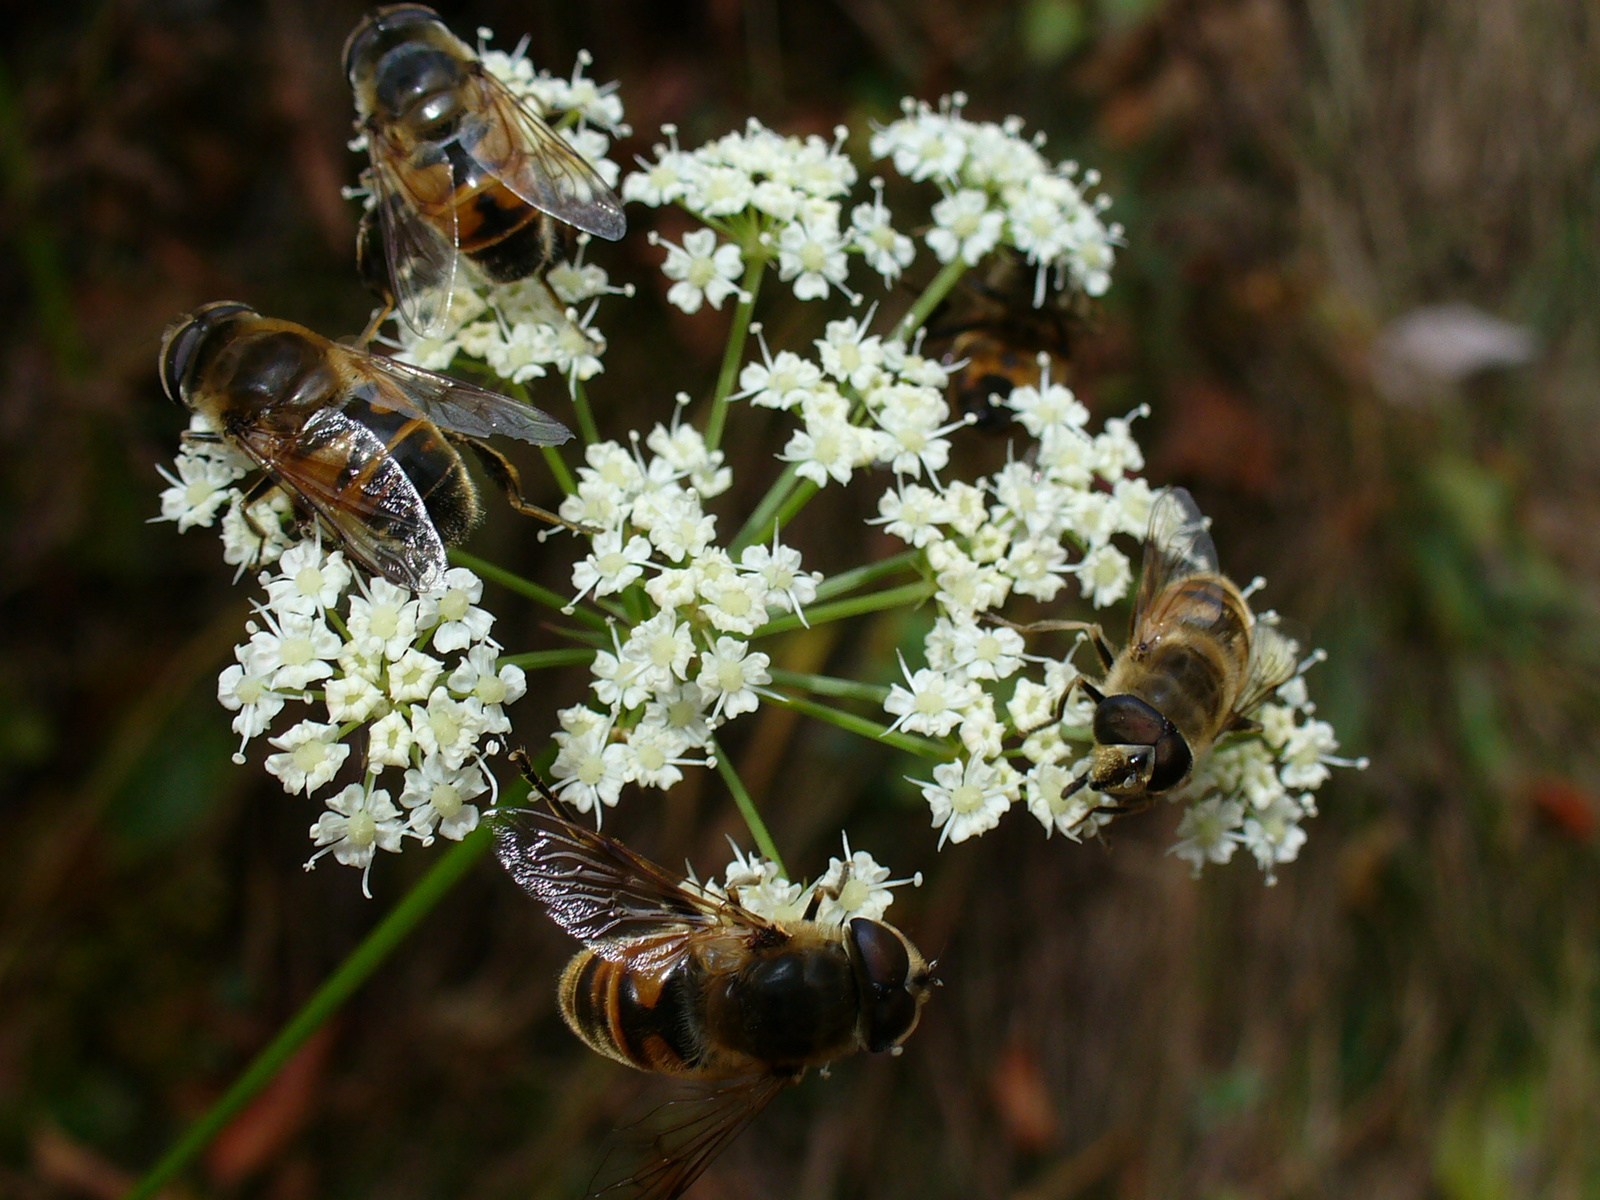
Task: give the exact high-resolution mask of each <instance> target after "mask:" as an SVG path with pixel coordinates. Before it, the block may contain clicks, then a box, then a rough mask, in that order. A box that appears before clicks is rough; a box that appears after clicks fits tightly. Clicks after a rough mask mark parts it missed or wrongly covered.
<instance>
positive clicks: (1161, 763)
mask: <svg viewBox="0 0 1600 1200" xmlns="http://www.w3.org/2000/svg"><path fill="white" fill-rule="evenodd" d="M1193 762H1194V755H1193V754H1192V753H1191V752H1190V750H1189V743H1188V742H1186V741H1184V740H1183V735H1182V734H1181V733H1179V732H1178V731H1177V730H1175V729H1174V730H1172V731H1170V732H1168V733H1164V734H1162V735H1161V740H1160V741H1158V742H1157V743H1156V765H1155V770H1153V771H1152V772H1151V773H1150V782H1149V784H1147V785H1146V786H1147V787H1148V789H1149V790H1150V791H1152V792H1164V791H1166V790H1167V789H1168V788H1171V787H1177V786H1178V784H1180V783H1182V782H1183V779H1184V777H1185V776H1186V775H1188V774H1189V767H1190V765H1191V764H1192V763H1193Z"/></svg>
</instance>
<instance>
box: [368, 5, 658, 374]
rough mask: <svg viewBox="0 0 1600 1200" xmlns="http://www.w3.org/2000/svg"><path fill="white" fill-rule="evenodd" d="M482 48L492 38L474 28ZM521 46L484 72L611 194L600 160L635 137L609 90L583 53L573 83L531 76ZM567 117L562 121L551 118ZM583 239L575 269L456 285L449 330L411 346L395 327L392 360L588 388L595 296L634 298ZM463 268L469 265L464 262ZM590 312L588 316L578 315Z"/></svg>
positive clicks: (597, 338) (411, 338) (599, 344)
mask: <svg viewBox="0 0 1600 1200" xmlns="http://www.w3.org/2000/svg"><path fill="white" fill-rule="evenodd" d="M478 35H479V38H480V39H482V40H484V41H486V40H487V39H488V37H489V31H488V30H486V29H480V30H479V31H478ZM525 48H526V41H525V40H524V42H523V43H521V44H519V45H518V46H517V47H516V49H515V50H513V51H512V52H511V53H510V54H506V53H503V52H501V51H499V50H487V49H483V48H482V47H481V45H480V51H479V52H480V56H481V57H482V59H483V63H484V66H485V67H487V68H488V70H489V71H490V72H491V73H493V74H494V76H495V77H496V78H498V79H499V80H500V81H501V82H502V83H504V84H505V85H506V87H507V88H508V89H509V90H510V91H511V92H513V93H514V94H515V95H517V96H518V97H519V98H520V99H521V100H523V101H524V102H525V103H527V104H529V105H530V106H531V107H532V108H533V109H534V111H536V112H538V113H540V114H541V115H543V116H545V117H548V118H551V119H552V120H553V121H554V124H555V127H556V129H557V130H558V131H559V132H560V134H561V136H562V137H564V138H566V139H567V141H569V142H570V143H571V144H572V145H573V147H574V148H575V149H576V150H577V151H578V153H579V154H581V155H582V156H583V157H584V159H585V160H587V161H588V162H589V163H590V164H591V165H593V166H594V168H595V170H597V171H598V172H599V173H600V175H601V177H602V178H603V179H604V180H605V181H606V183H607V184H609V185H610V186H612V187H615V186H616V184H617V179H618V177H619V176H620V175H621V170H620V168H619V167H618V166H617V164H616V163H614V162H612V161H611V160H610V159H609V158H607V157H606V156H607V155H608V154H609V153H610V152H611V140H612V138H613V137H626V136H627V135H628V134H629V133H631V132H632V131H631V130H630V129H629V127H628V126H627V125H626V124H624V122H623V111H622V100H621V98H620V97H619V96H618V95H617V93H616V85H615V84H614V83H613V84H606V85H604V86H599V85H596V83H595V81H594V80H592V79H590V78H588V77H587V76H586V75H585V74H584V68H585V67H587V66H588V65H589V64H590V63H591V62H592V61H593V60H592V59H591V57H590V56H589V53H588V52H587V51H580V52H579V54H578V59H577V63H576V65H575V66H574V67H573V69H572V74H571V76H570V77H567V78H561V77H560V76H554V75H550V74H548V73H547V72H544V71H535V70H534V68H533V64H532V63H531V62H529V61H528V58H527V57H526V55H525V54H524V50H525ZM558 114H566V117H565V119H556V118H557V117H558ZM588 240H589V239H588V235H587V234H580V235H578V238H577V244H578V251H577V253H576V255H574V257H573V259H572V261H570V262H566V261H562V262H557V263H555V264H553V265H552V266H551V267H550V268H549V269H548V270H546V271H545V272H544V273H543V275H542V277H534V278H531V279H525V280H521V281H519V282H516V283H510V284H497V285H485V284H483V283H481V282H479V283H477V284H476V285H474V284H473V283H470V282H467V281H465V280H463V281H462V282H460V283H458V285H457V289H456V293H455V297H454V300H453V301H452V302H451V307H450V311H451V316H452V321H453V324H454V325H455V328H454V329H453V330H452V331H450V332H448V333H446V334H444V335H442V336H440V337H433V338H423V337H418V336H417V335H416V334H415V333H414V332H413V331H412V330H411V329H410V328H409V327H408V326H406V325H405V323H404V322H399V332H398V340H397V341H396V342H394V343H391V344H392V345H394V346H395V347H396V349H397V350H398V351H399V353H398V354H397V355H396V357H398V358H401V359H403V360H405V361H406V362H410V363H414V364H416V365H417V366H419V367H426V368H427V369H428V370H431V371H442V370H445V369H446V368H447V367H449V366H450V364H451V363H452V362H453V361H454V360H455V357H456V355H457V354H458V353H459V354H465V355H467V356H468V357H471V358H475V359H478V360H479V361H481V362H483V363H485V364H486V365H487V366H488V368H489V369H490V370H491V371H493V372H494V373H495V374H496V375H498V376H499V377H500V378H501V379H504V380H507V381H509V382H511V383H526V382H527V381H528V380H530V379H537V378H540V377H542V376H544V375H546V374H548V373H549V372H551V371H554V372H555V373H556V374H557V375H559V376H561V377H562V378H564V379H566V380H567V382H568V386H569V387H570V386H572V385H573V384H574V383H577V382H582V381H584V380H588V379H592V378H593V377H594V376H596V375H598V374H599V373H600V372H601V371H602V370H603V369H604V368H603V364H602V362H601V358H602V356H603V355H604V354H605V351H606V339H605V337H604V335H602V334H601V332H600V331H599V330H598V329H597V328H596V327H595V325H594V318H595V312H596V309H597V308H598V306H599V301H600V298H601V297H602V296H607V295H631V294H632V289H631V288H629V287H615V286H613V285H612V284H611V282H610V279H609V277H608V276H607V274H606V272H605V270H604V269H603V268H602V267H599V266H597V265H595V264H594V263H586V262H584V247H585V246H586V245H587V244H588ZM462 261H463V262H465V261H466V260H464V259H463V260H462ZM585 306H587V307H585Z"/></svg>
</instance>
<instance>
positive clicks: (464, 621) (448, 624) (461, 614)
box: [417, 567, 494, 654]
mask: <svg viewBox="0 0 1600 1200" xmlns="http://www.w3.org/2000/svg"><path fill="white" fill-rule="evenodd" d="M482 598H483V580H481V579H479V578H478V577H477V576H476V575H474V574H473V573H472V572H471V571H469V570H467V569H466V568H465V567H452V568H451V569H450V570H448V571H446V572H445V573H444V582H443V584H442V585H441V587H440V588H439V589H438V590H436V591H433V592H429V593H428V594H426V595H424V596H421V597H419V598H418V600H417V627H418V628H420V629H427V628H428V627H429V626H431V625H434V623H435V622H437V623H438V625H437V628H435V629H434V631H433V643H432V644H433V648H434V650H436V651H438V652H439V653H441V654H446V653H449V652H450V651H452V650H465V649H466V648H467V647H468V646H470V645H472V643H473V642H480V641H482V640H483V639H484V638H486V637H488V636H489V630H490V628H491V627H492V626H493V625H494V617H493V615H491V614H490V613H489V612H488V611H487V610H485V609H481V608H478V607H477V603H478V601H479V600H481V599H482Z"/></svg>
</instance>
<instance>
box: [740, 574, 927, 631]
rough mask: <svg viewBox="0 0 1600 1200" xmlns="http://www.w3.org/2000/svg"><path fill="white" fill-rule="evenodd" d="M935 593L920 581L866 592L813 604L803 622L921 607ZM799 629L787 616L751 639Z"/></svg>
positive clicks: (793, 617)
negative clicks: (906, 606) (843, 598)
mask: <svg viewBox="0 0 1600 1200" xmlns="http://www.w3.org/2000/svg"><path fill="white" fill-rule="evenodd" d="M936 590H938V589H937V588H936V587H935V586H934V585H933V584H932V583H930V582H927V581H922V582H918V583H908V584H906V585H905V586H904V587H897V588H889V589H888V590H887V591H882V592H869V593H868V594H867V595H865V596H856V597H853V598H852V599H849V600H836V601H834V602H833V603H832V604H813V605H812V606H811V607H810V609H808V610H807V611H806V621H807V622H809V623H810V624H811V625H812V626H816V625H826V624H827V623H828V622H829V621H842V620H844V619H845V618H846V617H854V616H859V615H860V614H862V613H869V612H881V611H882V610H883V609H886V608H899V607H900V606H901V605H914V604H920V603H921V602H922V601H924V600H926V599H927V598H928V597H930V596H932V595H933V593H934V592H935V591H936ZM800 628H802V625H801V622H800V618H799V617H798V616H797V615H796V614H794V613H790V614H789V615H788V616H786V617H779V618H778V619H777V620H776V621H768V622H767V623H766V624H765V625H763V626H762V627H761V628H760V629H758V630H756V631H755V632H754V633H753V634H751V635H750V636H751V638H759V637H767V636H769V635H770V634H774V633H787V632H789V630H791V629H800Z"/></svg>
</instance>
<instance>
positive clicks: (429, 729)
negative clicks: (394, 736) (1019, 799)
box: [411, 686, 486, 769]
mask: <svg viewBox="0 0 1600 1200" xmlns="http://www.w3.org/2000/svg"><path fill="white" fill-rule="evenodd" d="M485 724H486V720H485V714H484V711H483V705H482V704H481V703H479V702H478V701H477V700H475V699H473V698H471V697H468V698H467V699H466V700H455V699H452V698H451V696H450V693H449V691H448V690H447V689H446V688H444V687H443V686H440V687H436V688H434V689H433V694H432V695H431V696H429V697H428V704H427V707H426V708H424V707H423V706H422V705H415V706H413V707H412V709H411V737H412V739H413V740H414V741H415V742H416V744H417V745H418V747H420V748H421V750H422V753H423V754H424V756H430V755H435V754H436V755H438V756H439V757H440V758H441V759H442V760H443V762H444V765H445V766H447V767H450V768H452V769H459V768H460V766H461V764H462V763H464V762H465V761H466V760H467V756H468V755H469V754H471V753H472V749H473V746H474V744H475V743H476V742H477V740H478V737H479V735H480V734H482V733H483V732H485Z"/></svg>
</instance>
